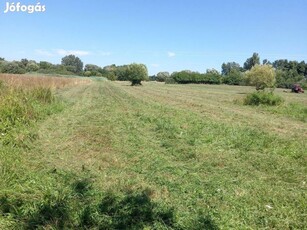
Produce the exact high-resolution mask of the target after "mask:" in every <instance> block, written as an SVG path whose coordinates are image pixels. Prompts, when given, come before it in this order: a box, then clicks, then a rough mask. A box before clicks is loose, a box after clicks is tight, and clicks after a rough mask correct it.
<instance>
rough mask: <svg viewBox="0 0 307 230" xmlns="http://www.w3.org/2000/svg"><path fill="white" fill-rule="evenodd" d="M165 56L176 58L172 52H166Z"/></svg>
mask: <svg viewBox="0 0 307 230" xmlns="http://www.w3.org/2000/svg"><path fill="white" fill-rule="evenodd" d="M167 55H168V56H169V57H175V56H176V54H175V53H174V52H167Z"/></svg>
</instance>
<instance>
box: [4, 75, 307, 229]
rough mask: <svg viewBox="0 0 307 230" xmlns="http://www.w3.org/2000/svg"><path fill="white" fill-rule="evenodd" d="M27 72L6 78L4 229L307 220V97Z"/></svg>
mask: <svg viewBox="0 0 307 230" xmlns="http://www.w3.org/2000/svg"><path fill="white" fill-rule="evenodd" d="M20 78H21V77H19V79H16V78H14V77H10V76H3V75H0V185H1V186H0V229H305V228H306V226H307V211H306V210H307V199H306V198H307V197H306V196H307V185H306V183H307V178H306V175H307V167H306V166H307V164H306V163H307V141H306V140H307V123H306V122H307V95H306V94H293V93H290V92H284V91H283V90H282V89H277V90H276V91H275V92H276V94H277V95H279V96H281V97H282V98H283V99H284V102H283V103H282V104H281V105H278V106H263V105H261V106H247V105H244V102H243V101H244V97H245V96H246V94H248V93H250V92H253V91H255V89H254V88H253V87H247V86H226V85H193V84H191V85H177V84H174V85H168V84H164V83H157V82H145V83H144V84H143V86H138V87H132V86H130V83H129V82H110V81H98V80H96V79H94V78H93V79H89V78H69V79H65V78H63V77H62V78H60V77H58V78H49V77H48V78H43V79H53V80H48V81H46V80H41V79H42V78H40V77H37V76H36V77H35V76H33V77H25V78H24V79H29V80H27V81H26V80H20ZM16 81H18V84H16ZM12 82H13V83H12ZM29 82H30V83H29ZM35 82H37V83H35ZM34 83H35V84H34ZM16 85H18V87H17V86H16Z"/></svg>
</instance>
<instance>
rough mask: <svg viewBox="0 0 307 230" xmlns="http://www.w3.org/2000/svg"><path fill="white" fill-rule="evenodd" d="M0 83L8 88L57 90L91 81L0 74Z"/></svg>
mask: <svg viewBox="0 0 307 230" xmlns="http://www.w3.org/2000/svg"><path fill="white" fill-rule="evenodd" d="M0 81H3V82H4V83H5V84H7V85H8V86H12V87H15V88H23V89H32V88H38V87H42V88H51V89H59V88H64V87H69V86H75V85H83V84H89V83H90V82H91V80H89V79H83V78H64V77H56V76H50V77H49V76H36V75H20V74H0Z"/></svg>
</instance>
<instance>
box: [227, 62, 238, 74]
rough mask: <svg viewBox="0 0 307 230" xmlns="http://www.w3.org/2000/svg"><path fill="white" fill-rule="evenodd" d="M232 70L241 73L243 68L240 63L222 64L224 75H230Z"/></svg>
mask: <svg viewBox="0 0 307 230" xmlns="http://www.w3.org/2000/svg"><path fill="white" fill-rule="evenodd" d="M232 70H235V71H241V70H242V68H241V66H240V64H239V63H236V62H227V63H223V64H222V75H228V74H229V73H230V72H231V71H232Z"/></svg>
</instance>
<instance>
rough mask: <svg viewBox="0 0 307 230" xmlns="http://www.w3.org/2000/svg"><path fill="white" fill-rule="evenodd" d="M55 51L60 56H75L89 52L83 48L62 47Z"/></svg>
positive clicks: (88, 53) (86, 54) (85, 54)
mask: <svg viewBox="0 0 307 230" xmlns="http://www.w3.org/2000/svg"><path fill="white" fill-rule="evenodd" d="M56 53H57V54H58V55H61V56H66V55H71V54H72V55H76V56H88V55H90V54H91V53H90V52H88V51H84V50H64V49H57V50H56Z"/></svg>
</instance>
